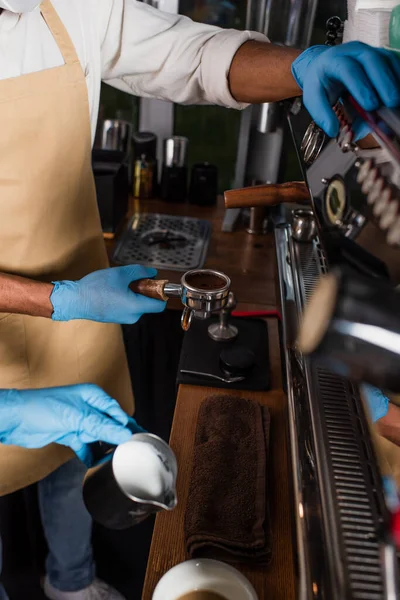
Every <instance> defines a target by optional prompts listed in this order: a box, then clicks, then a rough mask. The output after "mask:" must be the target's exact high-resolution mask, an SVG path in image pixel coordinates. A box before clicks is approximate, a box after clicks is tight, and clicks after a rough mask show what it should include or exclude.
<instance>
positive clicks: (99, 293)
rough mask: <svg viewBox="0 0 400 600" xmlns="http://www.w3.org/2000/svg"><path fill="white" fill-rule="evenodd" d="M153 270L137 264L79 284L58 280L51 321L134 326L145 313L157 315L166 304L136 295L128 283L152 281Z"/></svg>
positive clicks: (89, 277)
mask: <svg viewBox="0 0 400 600" xmlns="http://www.w3.org/2000/svg"><path fill="white" fill-rule="evenodd" d="M155 275H157V271H156V270H155V269H147V268H145V267H141V266H140V265H129V266H127V267H115V268H110V269H104V270H102V271H95V272H94V273H90V274H89V275H86V277H83V278H82V279H80V280H79V281H57V282H55V284H54V289H53V291H52V293H51V296H50V301H51V303H52V305H53V308H54V312H53V315H52V319H53V321H71V320H72V319H87V320H90V321H99V322H101V323H120V324H130V323H136V321H138V320H139V319H140V317H141V316H142V315H143V314H145V313H159V312H162V311H163V310H164V309H165V306H166V303H165V302H162V301H161V300H154V298H147V297H146V296H142V295H141V294H135V293H134V292H132V290H130V289H129V284H130V283H131V282H132V281H136V280H137V279H145V278H152V277H155Z"/></svg>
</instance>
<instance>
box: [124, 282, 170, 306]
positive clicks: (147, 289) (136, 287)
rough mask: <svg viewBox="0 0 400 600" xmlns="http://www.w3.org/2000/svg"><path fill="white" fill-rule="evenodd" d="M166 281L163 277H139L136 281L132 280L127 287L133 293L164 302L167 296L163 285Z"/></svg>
mask: <svg viewBox="0 0 400 600" xmlns="http://www.w3.org/2000/svg"><path fill="white" fill-rule="evenodd" d="M167 283H168V281H166V280H163V279H139V280H138V281H132V283H131V284H130V286H129V287H130V289H131V290H132V292H135V294H142V296H147V297H148V298H154V299H155V300H163V301H164V302H166V301H167V300H168V296H166V295H165V293H164V287H165V286H166V284H167Z"/></svg>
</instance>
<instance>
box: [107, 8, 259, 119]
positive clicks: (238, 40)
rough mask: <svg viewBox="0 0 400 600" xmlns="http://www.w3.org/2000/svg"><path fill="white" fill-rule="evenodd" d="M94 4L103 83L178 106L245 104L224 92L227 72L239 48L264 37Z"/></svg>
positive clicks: (142, 10) (151, 11)
mask: <svg viewBox="0 0 400 600" xmlns="http://www.w3.org/2000/svg"><path fill="white" fill-rule="evenodd" d="M99 1H100V5H101V6H102V10H101V11H100V16H101V18H100V19H99V27H100V32H99V35H100V41H101V57H102V79H103V81H105V82H106V83H108V84H110V85H112V86H113V87H116V88H118V89H120V90H123V91H124V92H128V93H131V94H134V95H137V96H145V97H151V98H158V99H160V100H169V101H172V102H176V103H179V104H217V105H220V106H226V107H228V108H239V109H240V108H244V107H245V106H247V105H246V104H242V103H239V102H236V101H235V99H234V98H233V96H232V94H231V93H230V91H229V85H228V73H229V69H230V66H231V63H232V60H233V57H234V55H235V53H236V52H237V50H238V49H239V48H240V46H242V44H244V43H245V42H246V41H248V40H259V41H268V40H267V38H266V37H265V36H263V35H261V34H259V33H253V32H250V31H236V30H233V29H220V28H218V27H213V26H210V25H204V24H202V23H196V22H194V21H191V20H190V19H188V18H187V17H184V16H182V15H176V14H175V15H174V14H170V13H165V12H162V11H160V10H157V9H155V8H153V7H151V6H149V5H147V4H143V3H142V2H137V1H135V0H99ZM103 7H104V9H103Z"/></svg>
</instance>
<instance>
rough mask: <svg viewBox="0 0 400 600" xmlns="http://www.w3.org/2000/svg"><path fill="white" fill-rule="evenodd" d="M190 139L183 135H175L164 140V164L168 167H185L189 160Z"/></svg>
mask: <svg viewBox="0 0 400 600" xmlns="http://www.w3.org/2000/svg"><path fill="white" fill-rule="evenodd" d="M188 142H189V140H188V139H187V138H185V137H181V136H173V137H171V138H168V139H166V140H165V141H164V165H165V166H167V167H184V166H186V161H187V148H188Z"/></svg>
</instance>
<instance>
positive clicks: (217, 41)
mask: <svg viewBox="0 0 400 600" xmlns="http://www.w3.org/2000/svg"><path fill="white" fill-rule="evenodd" d="M52 3H53V6H54V8H55V9H56V11H57V13H58V15H59V16H60V17H61V20H62V21H63V23H64V25H65V27H66V29H67V31H68V33H69V35H70V37H71V39H72V41H73V43H74V45H75V48H76V51H77V54H78V56H79V60H80V62H81V65H82V68H83V71H84V73H85V76H86V82H87V87H88V94H89V105H90V118H91V126H92V138H93V139H94V135H95V130H96V123H97V117H98V109H99V100H100V85H101V81H102V80H103V81H105V82H107V83H108V84H110V85H112V86H114V87H116V88H118V89H120V90H123V91H125V92H129V93H131V94H134V95H137V96H147V97H153V98H159V99H162V100H169V101H173V102H177V103H182V104H218V105H222V106H226V107H230V108H239V109H240V108H243V107H244V106H246V105H245V104H240V103H237V102H236V101H235V100H234V98H233V97H232V95H231V93H230V91H229V86H228V79H227V76H228V72H229V68H230V65H231V62H232V59H233V57H234V55H235V53H236V51H237V50H238V48H239V47H240V46H241V45H242V44H243V43H244V42H246V41H247V40H249V39H261V40H263V41H266V38H265V37H264V36H262V35H261V34H258V33H251V32H247V31H246V32H239V31H235V30H223V29H219V28H217V27H212V26H209V25H204V24H201V23H195V22H193V21H191V20H190V19H188V18H186V17H183V16H181V15H173V14H169V13H164V12H161V11H159V10H156V9H154V8H152V7H151V6H149V5H147V4H143V3H142V2H137V1H135V0H52ZM62 64H63V59H62V56H61V54H60V51H59V49H58V47H57V45H56V42H55V40H54V39H53V37H52V35H51V33H50V31H49V29H48V27H47V25H46V23H45V22H44V20H43V18H42V16H41V14H40V8H37V9H35V10H34V11H33V12H31V13H24V14H21V15H18V14H14V13H11V12H8V11H3V13H2V14H1V15H0V79H7V78H10V77H18V76H20V75H24V74H26V73H32V72H37V71H41V70H43V69H48V68H51V67H56V66H60V65H62Z"/></svg>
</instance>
